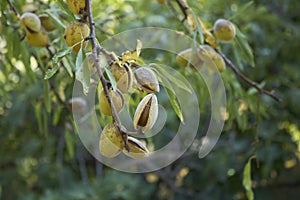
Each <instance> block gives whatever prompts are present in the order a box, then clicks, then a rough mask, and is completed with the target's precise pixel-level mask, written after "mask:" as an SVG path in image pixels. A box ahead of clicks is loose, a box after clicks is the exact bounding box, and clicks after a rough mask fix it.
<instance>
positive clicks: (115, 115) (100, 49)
mask: <svg viewBox="0 0 300 200" xmlns="http://www.w3.org/2000/svg"><path fill="white" fill-rule="evenodd" d="M86 9H87V10H86V11H87V14H88V19H89V25H90V36H89V37H90V38H91V42H92V53H93V57H94V58H95V63H94V67H96V69H97V72H98V75H99V77H100V81H101V84H102V86H103V90H104V93H105V96H106V98H107V100H108V102H109V105H110V108H111V111H112V117H113V120H114V122H115V123H116V124H117V126H118V127H119V129H120V131H121V133H122V138H123V140H124V144H125V148H126V149H127V150H128V151H129V150H130V149H129V146H128V141H127V136H128V135H127V133H126V131H127V130H126V128H125V127H124V126H122V123H121V120H120V118H119V115H118V112H117V110H116V107H115V105H114V104H113V101H112V99H111V97H110V94H109V89H108V84H107V83H108V81H107V80H106V79H105V77H104V75H103V72H102V69H101V66H100V60H99V53H98V52H103V53H104V54H106V55H108V56H110V57H111V58H113V59H115V55H114V54H113V53H112V52H108V51H107V50H105V49H104V48H103V47H102V46H100V45H99V44H97V39H96V34H95V22H94V20H93V14H92V5H91V0H86Z"/></svg>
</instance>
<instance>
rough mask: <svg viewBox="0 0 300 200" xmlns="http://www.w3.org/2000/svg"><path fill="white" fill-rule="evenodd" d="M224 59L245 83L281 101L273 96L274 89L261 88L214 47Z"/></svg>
mask: <svg viewBox="0 0 300 200" xmlns="http://www.w3.org/2000/svg"><path fill="white" fill-rule="evenodd" d="M215 50H216V51H217V52H218V53H219V54H220V55H221V56H222V58H223V59H224V61H225V63H226V65H227V66H228V67H229V68H231V69H232V71H233V72H234V73H235V74H236V75H237V76H238V77H240V78H241V79H242V80H244V81H245V82H246V83H248V84H249V85H251V86H252V87H254V88H255V89H256V90H257V91H258V92H259V93H260V94H265V95H268V96H269V97H271V98H273V99H274V100H275V101H277V102H281V101H282V99H280V98H279V97H277V96H275V94H274V92H275V91H274V90H271V91H268V90H265V89H263V88H261V87H260V86H259V85H258V83H257V82H255V81H252V80H250V79H249V78H248V77H246V76H245V75H244V74H243V73H242V72H240V70H239V69H238V68H237V67H236V66H235V65H234V64H233V63H232V62H231V60H229V59H228V58H227V57H226V56H225V55H224V54H223V53H222V52H221V51H219V50H218V49H215Z"/></svg>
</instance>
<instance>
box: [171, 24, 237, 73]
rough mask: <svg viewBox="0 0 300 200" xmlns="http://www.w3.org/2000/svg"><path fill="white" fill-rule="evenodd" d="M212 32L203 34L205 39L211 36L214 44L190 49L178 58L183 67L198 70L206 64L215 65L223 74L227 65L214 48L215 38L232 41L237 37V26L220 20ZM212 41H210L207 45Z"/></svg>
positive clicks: (221, 40)
mask: <svg viewBox="0 0 300 200" xmlns="http://www.w3.org/2000/svg"><path fill="white" fill-rule="evenodd" d="M204 29H205V27H204ZM210 32H212V33H213V35H214V36H213V35H211V33H210ZM210 32H207V35H206V32H204V33H203V34H204V37H206V36H209V39H210V41H213V42H212V44H209V45H208V44H203V45H200V46H199V47H198V48H197V49H192V48H188V49H185V50H183V51H182V52H180V53H179V54H178V56H177V59H176V60H177V63H178V64H179V65H181V66H193V67H194V68H196V69H200V68H201V67H202V66H203V65H204V64H205V65H207V66H209V67H210V66H212V65H214V66H215V67H216V68H217V70H218V71H219V72H223V71H224V70H225V68H226V64H225V62H224V60H223V58H222V56H221V55H220V54H219V53H217V52H216V50H215V49H214V48H213V47H214V46H216V44H215V38H216V39H217V41H220V42H230V41H232V40H233V39H234V38H235V35H236V30H235V26H234V25H233V24H232V23H231V22H230V21H229V20H225V19H218V20H217V21H216V22H215V23H214V27H213V29H212V30H211V31H210ZM214 37H215V38H214ZM210 41H209V40H208V41H207V43H209V42H210Z"/></svg>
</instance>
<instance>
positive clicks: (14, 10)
mask: <svg viewBox="0 0 300 200" xmlns="http://www.w3.org/2000/svg"><path fill="white" fill-rule="evenodd" d="M7 3H8V4H9V8H10V9H11V10H12V11H13V12H14V13H15V15H16V16H17V17H19V16H20V15H19V13H18V11H17V9H16V8H15V6H14V5H13V4H12V2H11V0H7Z"/></svg>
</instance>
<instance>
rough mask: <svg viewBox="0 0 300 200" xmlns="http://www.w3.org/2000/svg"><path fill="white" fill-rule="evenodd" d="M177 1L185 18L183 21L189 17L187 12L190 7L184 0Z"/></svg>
mask: <svg viewBox="0 0 300 200" xmlns="http://www.w3.org/2000/svg"><path fill="white" fill-rule="evenodd" d="M176 2H177V4H178V6H179V8H180V10H181V12H182V13H183V16H184V18H183V19H182V20H181V22H182V23H183V22H184V21H185V20H186V19H187V17H188V13H187V10H188V7H187V6H186V5H185V4H184V3H183V2H182V0H176Z"/></svg>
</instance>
